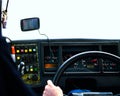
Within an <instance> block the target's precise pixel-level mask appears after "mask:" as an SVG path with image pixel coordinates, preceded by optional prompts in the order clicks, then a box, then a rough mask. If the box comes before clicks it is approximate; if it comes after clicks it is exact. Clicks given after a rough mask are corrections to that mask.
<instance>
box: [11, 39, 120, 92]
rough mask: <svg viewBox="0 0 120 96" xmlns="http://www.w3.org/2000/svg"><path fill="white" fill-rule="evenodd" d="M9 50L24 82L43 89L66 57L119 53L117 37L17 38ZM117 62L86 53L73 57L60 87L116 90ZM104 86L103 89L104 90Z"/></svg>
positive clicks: (119, 70) (119, 76)
mask: <svg viewBox="0 0 120 96" xmlns="http://www.w3.org/2000/svg"><path fill="white" fill-rule="evenodd" d="M10 51H11V55H12V57H13V60H14V61H15V64H16V68H17V70H18V71H19V72H20V74H21V78H22V79H23V81H24V82H25V83H26V84H27V85H30V86H31V87H33V88H44V85H45V84H46V81H47V80H48V79H53V77H54V75H55V73H56V71H57V70H58V68H59V67H60V66H61V65H62V64H63V62H65V61H66V60H67V59H68V58H70V57H72V56H73V55H75V54H77V53H81V52H86V51H103V52H108V53H111V54H114V55H117V56H120V41H119V40H100V39H52V40H44V39H43V40H41V39H37V40H16V41H12V42H11V43H10ZM119 81H120V64H119V63H116V62H113V61H111V60H109V59H107V58H105V57H101V58H99V57H95V56H87V57H84V58H81V59H78V60H76V61H75V62H73V64H71V65H70V66H69V67H68V68H67V69H66V70H65V72H64V74H63V76H62V78H61V81H60V86H61V88H63V89H64V90H65V92H66V93H67V92H68V91H69V90H71V89H74V88H83V89H84V88H88V89H91V90H94V91H113V92H115V93H116V92H119V89H120V82H119ZM105 89H106V90H105ZM41 91H42V90H41Z"/></svg>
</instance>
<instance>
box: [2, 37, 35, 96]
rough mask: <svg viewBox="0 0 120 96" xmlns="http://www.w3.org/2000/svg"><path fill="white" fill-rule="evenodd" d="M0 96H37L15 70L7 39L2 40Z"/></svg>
mask: <svg viewBox="0 0 120 96" xmlns="http://www.w3.org/2000/svg"><path fill="white" fill-rule="evenodd" d="M0 96H36V94H35V93H34V92H33V90H32V89H31V88H29V87H28V86H27V85H26V84H24V82H23V80H22V79H21V78H20V75H19V73H18V71H17V70H16V68H15V63H14V61H13V59H12V57H11V53H10V49H9V46H8V43H7V42H6V40H5V38H4V37H3V38H0Z"/></svg>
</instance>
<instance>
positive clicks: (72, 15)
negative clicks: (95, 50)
mask: <svg viewBox="0 0 120 96" xmlns="http://www.w3.org/2000/svg"><path fill="white" fill-rule="evenodd" d="M6 2H7V0H3V2H2V3H3V6H2V9H3V10H5V7H6ZM7 14H8V18H7V26H6V28H5V29H3V31H2V34H3V36H7V37H9V38H10V39H12V40H21V39H41V38H42V39H46V36H43V35H40V34H39V32H40V33H41V34H46V35H47V36H48V37H49V38H50V39H54V38H58V39H59V38H95V39H96V38H98V39H120V36H119V34H120V0H10V1H9V5H8V13H7ZM30 17H39V18H40V29H39V31H38V30H34V31H28V32H22V31H21V29H20V20H21V19H24V18H30Z"/></svg>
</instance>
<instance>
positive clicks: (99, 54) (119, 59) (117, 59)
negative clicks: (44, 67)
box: [53, 51, 120, 85]
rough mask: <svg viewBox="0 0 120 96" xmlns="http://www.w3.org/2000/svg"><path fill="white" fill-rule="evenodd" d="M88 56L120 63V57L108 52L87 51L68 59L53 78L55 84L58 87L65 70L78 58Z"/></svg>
mask: <svg viewBox="0 0 120 96" xmlns="http://www.w3.org/2000/svg"><path fill="white" fill-rule="evenodd" d="M86 56H97V57H102V58H103V57H105V58H108V59H111V60H112V61H115V62H119V63H120V57H119V56H117V55H114V54H111V53H108V52H103V51H85V52H81V53H78V54H75V55H73V56H72V57H70V58H68V59H67V60H66V61H65V62H63V64H62V65H61V66H60V67H59V68H58V70H57V72H56V74H55V75H54V77H53V83H54V84H55V85H58V81H59V80H60V77H61V75H62V74H63V72H64V71H65V69H66V68H67V67H68V66H69V65H70V64H71V63H72V62H74V61H75V60H77V59H78V58H82V57H86Z"/></svg>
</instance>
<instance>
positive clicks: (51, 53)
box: [38, 30, 54, 62]
mask: <svg viewBox="0 0 120 96" xmlns="http://www.w3.org/2000/svg"><path fill="white" fill-rule="evenodd" d="M38 32H39V34H40V35H44V36H45V37H47V41H48V47H49V50H50V58H51V62H52V57H54V53H53V51H52V49H51V46H50V40H49V37H48V36H47V35H46V34H41V33H40V31H39V30H38Z"/></svg>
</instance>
